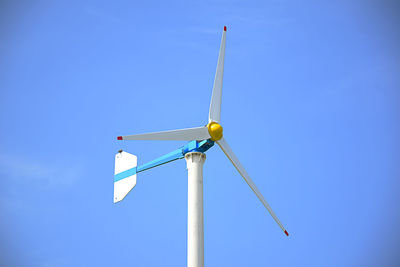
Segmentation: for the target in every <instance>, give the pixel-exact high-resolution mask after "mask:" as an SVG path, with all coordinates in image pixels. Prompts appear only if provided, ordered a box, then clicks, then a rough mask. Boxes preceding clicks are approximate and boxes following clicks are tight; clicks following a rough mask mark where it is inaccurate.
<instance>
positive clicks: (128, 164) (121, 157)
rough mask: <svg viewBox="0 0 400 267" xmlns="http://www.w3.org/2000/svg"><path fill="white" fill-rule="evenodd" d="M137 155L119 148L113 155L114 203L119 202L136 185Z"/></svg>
mask: <svg viewBox="0 0 400 267" xmlns="http://www.w3.org/2000/svg"><path fill="white" fill-rule="evenodd" d="M136 166H137V157H136V156H135V155H132V154H129V153H127V152H124V151H122V150H120V151H119V152H118V153H117V154H116V155H115V172H114V203H116V202H119V201H121V200H123V199H124V198H125V196H126V195H127V194H128V193H129V191H131V190H132V188H134V187H135V185H136V176H137V174H136Z"/></svg>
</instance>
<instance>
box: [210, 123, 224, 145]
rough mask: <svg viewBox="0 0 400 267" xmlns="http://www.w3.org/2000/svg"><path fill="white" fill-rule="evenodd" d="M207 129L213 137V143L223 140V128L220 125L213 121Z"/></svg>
mask: <svg viewBox="0 0 400 267" xmlns="http://www.w3.org/2000/svg"><path fill="white" fill-rule="evenodd" d="M207 129H208V133H209V134H210V136H211V140H213V141H218V140H220V139H221V138H222V132H223V129H222V126H221V125H219V124H218V123H216V122H214V121H212V122H210V123H209V124H207Z"/></svg>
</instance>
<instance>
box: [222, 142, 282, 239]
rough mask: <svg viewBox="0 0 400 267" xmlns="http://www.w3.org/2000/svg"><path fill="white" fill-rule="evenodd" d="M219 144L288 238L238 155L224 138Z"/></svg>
mask: <svg viewBox="0 0 400 267" xmlns="http://www.w3.org/2000/svg"><path fill="white" fill-rule="evenodd" d="M217 144H218V145H219V146H220V147H221V149H222V151H224V153H225V155H226V156H227V157H228V158H229V160H230V161H231V162H232V164H233V166H235V168H236V169H237V170H238V172H239V173H240V175H242V177H243V178H244V180H245V181H246V183H247V184H248V185H249V186H250V188H251V189H252V190H253V192H254V193H255V194H256V196H257V197H258V199H259V200H260V201H261V202H262V203H263V205H264V207H265V208H267V210H268V212H269V213H270V214H271V216H272V218H274V220H275V222H276V223H277V224H278V225H279V227H280V228H281V229H282V231H284V232H285V234H286V235H287V236H289V234H288V232H287V231H286V229H285V228H284V227H283V225H282V223H281V222H280V221H279V219H278V217H276V215H275V213H274V212H273V210H272V209H271V207H270V206H269V204H268V202H267V201H266V200H265V199H264V197H263V196H262V195H261V193H260V191H259V190H258V188H257V187H256V185H255V184H254V182H253V181H252V180H251V178H250V176H249V174H248V173H247V172H246V170H245V169H244V168H243V166H242V164H241V163H240V161H239V160H238V158H237V157H236V155H235V154H234V153H233V151H232V149H231V148H230V146H229V145H228V143H227V142H226V140H225V139H224V138H222V139H220V140H219V141H217Z"/></svg>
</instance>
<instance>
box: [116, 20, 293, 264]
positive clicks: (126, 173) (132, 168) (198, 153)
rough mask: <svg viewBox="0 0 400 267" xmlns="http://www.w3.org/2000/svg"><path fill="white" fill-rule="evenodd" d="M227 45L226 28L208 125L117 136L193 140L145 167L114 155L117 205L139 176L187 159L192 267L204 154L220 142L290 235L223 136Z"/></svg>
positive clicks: (199, 230)
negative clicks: (223, 83)
mask: <svg viewBox="0 0 400 267" xmlns="http://www.w3.org/2000/svg"><path fill="white" fill-rule="evenodd" d="M225 43H226V26H224V30H223V32H222V40H221V46H220V50H219V56H218V63H217V70H216V73H215V79H214V87H213V91H212V97H211V104H210V110H209V115H208V124H207V125H206V126H201V127H196V128H187V129H179V130H172V131H163V132H153V133H145V134H136V135H126V136H118V138H117V139H118V140H180V141H190V142H189V143H188V144H186V145H185V146H183V147H181V148H179V149H177V150H174V151H172V152H170V153H168V154H166V155H164V156H161V157H159V158H157V159H155V160H153V161H151V162H148V163H146V164H144V165H141V166H137V157H136V156H135V155H132V154H129V153H127V152H123V151H122V150H120V151H119V152H118V153H117V154H116V156H115V175H114V203H116V202H119V201H121V200H122V199H124V197H125V196H126V195H127V194H128V193H129V191H130V190H131V189H132V188H133V187H134V186H135V185H136V177H137V173H139V172H142V171H145V170H148V169H151V168H154V167H156V166H159V165H162V164H165V163H169V162H171V161H174V160H178V159H182V158H185V159H186V162H187V169H188V248H187V249H188V258H187V263H188V266H190V267H194V266H196V267H198V266H204V231H203V164H204V162H205V158H206V156H205V154H204V152H206V151H207V150H208V149H210V148H211V147H212V146H213V145H214V143H217V144H218V145H219V147H220V148H221V149H222V151H223V152H224V153H225V155H226V156H227V157H228V159H229V160H230V161H231V162H232V164H233V166H235V168H236V169H237V171H238V172H239V174H240V175H241V176H242V177H243V179H244V180H245V181H246V183H247V184H248V185H249V186H250V188H251V189H252V190H253V192H254V193H255V194H256V196H257V197H258V199H259V200H260V201H261V203H262V204H263V205H264V207H265V208H266V209H267V210H268V212H269V213H270V214H271V216H272V218H273V219H274V220H275V222H276V223H277V224H278V225H279V227H280V228H281V229H282V231H284V233H285V234H286V235H287V236H289V234H288V232H287V231H286V229H285V228H284V227H283V225H282V223H281V222H280V221H279V219H278V217H277V216H276V215H275V213H274V212H273V210H272V209H271V207H270V206H269V204H268V203H267V201H266V200H265V199H264V197H263V196H262V194H261V193H260V191H259V190H258V188H257V187H256V185H255V184H254V182H253V180H252V179H251V178H250V176H249V174H248V173H247V172H246V170H245V169H244V167H243V166H242V164H241V163H240V161H239V159H238V158H237V157H236V155H235V154H234V153H233V151H232V149H231V147H230V146H229V145H228V142H227V141H226V140H225V138H224V137H223V128H222V126H221V124H220V122H221V99H222V80H223V76H224V57H225Z"/></svg>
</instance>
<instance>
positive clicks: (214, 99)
mask: <svg viewBox="0 0 400 267" xmlns="http://www.w3.org/2000/svg"><path fill="white" fill-rule="evenodd" d="M225 43H226V26H224V31H223V32H222V40H221V47H220V48H219V56H218V63H217V71H216V72H215V78H214V87H213V91H212V96H211V103H210V112H209V115H208V122H212V121H215V122H218V123H219V122H220V120H221V99H222V80H223V77H224V58H225Z"/></svg>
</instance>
